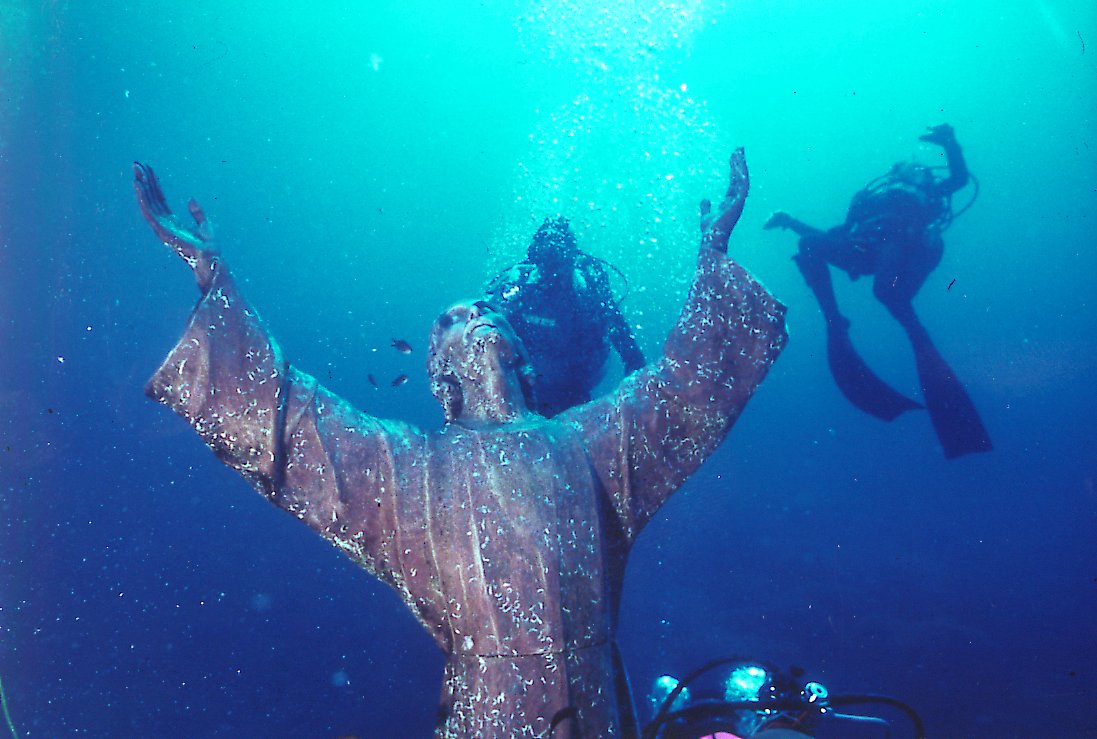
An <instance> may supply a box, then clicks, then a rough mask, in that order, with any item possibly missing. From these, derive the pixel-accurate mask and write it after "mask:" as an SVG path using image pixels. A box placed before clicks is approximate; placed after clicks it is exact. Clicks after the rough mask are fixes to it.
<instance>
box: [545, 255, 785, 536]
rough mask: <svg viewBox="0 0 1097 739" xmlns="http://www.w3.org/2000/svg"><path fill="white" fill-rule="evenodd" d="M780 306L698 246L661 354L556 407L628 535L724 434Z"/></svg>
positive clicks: (777, 324)
mask: <svg viewBox="0 0 1097 739" xmlns="http://www.w3.org/2000/svg"><path fill="white" fill-rule="evenodd" d="M784 315H785V307H784V306H783V305H782V304H781V303H779V302H778V301H777V300H775V299H774V298H773V297H772V296H771V295H770V294H769V293H768V292H767V291H766V289H765V288H764V287H763V286H762V285H761V284H760V283H759V282H757V281H756V280H755V279H754V278H753V277H751V275H750V274H748V273H747V272H746V270H744V269H743V268H742V267H740V266H739V265H738V264H736V263H735V262H734V261H732V260H731V259H729V258H728V257H727V256H725V255H724V254H721V253H719V252H717V251H715V250H712V249H708V248H703V249H702V250H701V255H700V256H699V259H698V265H697V272H696V273H695V276H694V281H693V284H692V286H691V288H690V292H689V296H688V298H687V299H686V304H685V307H684V308H683V310H682V313H681V315H680V316H679V318H678V322H677V324H676V325H675V326H674V328H673V329H672V330H671V332H670V335H669V336H668V337H667V340H666V342H665V343H664V345H663V353H662V356H661V357H660V358H659V359H658V360H657V361H656V362H655V363H653V364H652V365H649V366H648V367H645V368H644V369H643V370H641V371H640V372H637V373H634V374H632V375H630V376H629V377H627V378H625V380H624V381H623V382H622V383H621V384H620V385H619V386H618V387H617V389H616V390H615V391H614V392H612V393H610V394H609V395H606V396H604V397H603V398H600V399H598V400H595V401H593V402H591V403H588V404H586V405H583V406H579V407H578V408H574V409H572V410H570V411H568V412H566V413H564V414H562V415H561V416H560V417H559V418H560V420H561V421H563V422H565V423H570V424H572V425H573V426H574V427H576V428H577V429H578V430H579V432H580V433H581V435H582V436H583V438H584V439H585V443H586V446H587V449H588V453H589V458H590V463H591V465H592V467H593V469H594V472H595V474H596V475H597V476H598V478H599V479H600V482H601V484H602V486H603V488H604V489H605V490H606V492H607V493H608V494H609V497H610V499H611V500H612V501H613V506H614V508H615V510H616V513H617V515H618V516H619V518H620V519H621V522H622V524H623V528H624V531H625V533H626V535H627V536H628V537H629V538H630V540H631V539H633V538H634V537H635V536H636V535H637V534H638V533H639V532H640V529H641V528H643V526H644V524H646V523H647V522H648V521H649V520H650V519H651V517H652V516H654V515H655V512H656V511H657V510H658V509H659V506H661V505H662V504H663V503H664V502H665V501H666V499H667V498H668V497H669V496H670V494H671V493H673V492H674V491H675V490H677V489H678V487H679V486H680V485H681V484H682V483H683V482H685V480H686V478H688V477H689V476H690V475H691V474H692V473H693V472H694V471H695V470H696V469H697V468H698V467H699V466H700V465H701V463H702V462H703V461H704V460H705V459H706V458H707V457H708V456H709V455H711V454H712V452H713V451H714V450H715V449H716V447H717V446H719V444H720V442H721V441H723V439H724V437H725V436H726V435H727V433H728V431H729V430H730V429H731V426H732V424H733V423H735V420H736V419H737V418H738V417H739V414H740V413H742V411H743V408H744V406H745V405H746V403H747V401H748V400H750V398H751V396H752V395H753V394H754V391H755V390H756V389H757V388H758V385H759V384H760V383H761V382H762V380H763V378H765V376H766V372H767V371H768V370H769V368H770V366H771V365H772V364H773V362H774V360H775V359H776V358H777V355H778V354H779V353H780V351H781V349H782V348H783V347H784V345H785V343H786V341H787V338H788V335H787V333H786V331H785V322H784Z"/></svg>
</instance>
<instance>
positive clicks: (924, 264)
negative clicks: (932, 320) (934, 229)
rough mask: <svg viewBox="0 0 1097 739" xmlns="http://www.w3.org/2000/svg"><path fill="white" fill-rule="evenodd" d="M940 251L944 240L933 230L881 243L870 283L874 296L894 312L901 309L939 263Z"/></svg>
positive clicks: (942, 249) (942, 250) (911, 298)
mask: <svg viewBox="0 0 1097 739" xmlns="http://www.w3.org/2000/svg"><path fill="white" fill-rule="evenodd" d="M943 252H944V243H943V242H942V240H941V236H940V234H936V233H928V234H918V235H916V236H905V237H901V238H890V239H887V240H885V241H884V242H882V243H881V245H880V250H879V253H878V256H877V258H876V265H875V278H874V280H873V283H872V292H873V294H874V295H875V296H876V299H877V300H879V301H880V302H881V303H883V304H884V306H885V307H887V309H888V310H889V311H892V312H893V313H894V311H895V310H900V311H902V310H904V309H903V307H902V306H903V305H906V304H909V303H910V302H911V301H912V300H914V296H915V295H917V294H918V291H919V290H921V289H922V285H924V284H926V279H928V278H929V275H930V273H931V272H933V270H934V269H936V268H937V265H938V264H940V263H941V255H942V253H943Z"/></svg>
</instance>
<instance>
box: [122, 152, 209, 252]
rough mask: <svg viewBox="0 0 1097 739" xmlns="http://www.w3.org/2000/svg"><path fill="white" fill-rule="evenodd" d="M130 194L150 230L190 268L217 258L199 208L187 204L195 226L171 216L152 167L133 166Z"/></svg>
mask: <svg viewBox="0 0 1097 739" xmlns="http://www.w3.org/2000/svg"><path fill="white" fill-rule="evenodd" d="M133 191H134V193H136V195H137V204H138V205H140V206H141V215H143V216H144V217H145V220H146V221H148V222H149V225H150V226H152V230H153V231H155V232H156V235H157V236H158V237H160V240H161V241H163V242H164V243H165V244H167V245H168V246H170V247H171V248H172V249H173V250H174V251H175V253H176V254H178V255H179V256H180V257H182V258H183V260H185V261H186V262H187V263H188V264H190V265H191V267H197V265H199V264H202V263H206V264H208V263H209V262H211V261H212V259H213V258H214V257H215V256H217V248H216V247H215V246H214V242H213V229H212V228H211V227H210V224H209V221H207V220H206V214H205V213H204V212H203V211H202V207H201V206H200V205H198V203H197V202H196V201H195V200H193V199H191V201H190V202H189V203H187V208H188V210H190V214H191V217H192V218H194V223H195V225H194V226H190V225H187V224H185V223H184V222H183V221H182V220H181V219H180V218H178V217H177V216H176V215H175V214H174V213H172V212H171V208H170V207H168V201H167V198H165V197H164V191H163V189H161V187H160V180H158V179H157V177H156V173H155V172H153V171H152V167H150V166H148V165H147V164H141V163H140V162H134V163H133Z"/></svg>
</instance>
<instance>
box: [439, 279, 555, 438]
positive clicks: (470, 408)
mask: <svg viewBox="0 0 1097 739" xmlns="http://www.w3.org/2000/svg"><path fill="white" fill-rule="evenodd" d="M427 373H428V374H429V375H430V390H431V392H432V393H434V397H435V398H437V399H438V402H439V403H441V404H442V412H443V413H444V414H445V417H446V421H447V422H449V421H455V420H457V419H458V418H460V417H461V416H462V415H481V416H482V415H486V411H489V410H490V409H489V408H487V407H486V406H487V405H492V404H502V403H504V402H508V401H509V402H514V401H515V400H517V401H519V402H523V403H524V405H525V406H526V407H529V408H532V407H533V379H534V373H533V367H532V366H531V365H530V362H529V358H528V355H527V354H526V350H525V347H523V346H522V341H521V339H519V338H518V335H517V334H516V333H515V332H514V329H513V328H512V327H511V325H510V322H509V321H508V320H507V319H506V317H505V316H504V315H503V314H502V313H499V312H497V311H495V310H494V309H493V308H492V307H491V306H490V305H489V304H488V303H486V302H484V301H482V300H479V301H475V302H462V303H457V304H456V305H453V306H451V307H450V308H449V309H447V310H446V311H445V312H444V313H442V315H440V316H438V319H437V320H436V321H435V322H434V326H433V327H432V328H431V330H430V348H429V354H428V358H427ZM514 383H516V384H517V386H518V387H520V389H521V396H522V397H521V398H517V399H515V398H509V399H508V398H506V397H504V396H505V393H506V392H507V388H508V387H511V386H512V385H513V384H514ZM476 404H479V405H482V406H485V407H476Z"/></svg>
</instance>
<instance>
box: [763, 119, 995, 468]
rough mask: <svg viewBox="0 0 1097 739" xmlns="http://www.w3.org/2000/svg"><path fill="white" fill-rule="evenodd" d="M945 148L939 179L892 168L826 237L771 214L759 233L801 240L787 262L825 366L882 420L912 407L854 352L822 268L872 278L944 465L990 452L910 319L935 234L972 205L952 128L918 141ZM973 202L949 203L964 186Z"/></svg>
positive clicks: (967, 403) (936, 251)
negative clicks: (817, 333) (957, 206)
mask: <svg viewBox="0 0 1097 739" xmlns="http://www.w3.org/2000/svg"><path fill="white" fill-rule="evenodd" d="M919 138H920V140H921V141H926V142H929V143H932V144H936V145H938V146H940V147H941V148H943V149H944V151H945V156H946V160H947V164H948V176H947V177H945V178H943V179H938V178H937V177H936V176H935V175H934V172H933V169H932V168H930V167H926V166H923V165H920V164H917V163H914V162H900V163H898V164H896V165H895V166H893V167H892V168H891V170H890V171H889V172H888V173H887V174H885V175H883V176H882V177H878V178H877V179H875V180H873V181H872V182H870V183H869V184H868V185H866V186H865V188H864V189H863V190H861V191H860V192H858V193H857V194H856V195H854V196H853V200H852V201H851V202H850V205H849V211H848V213H847V214H846V220H845V223H843V224H841V225H839V226H835V227H834V228H831V229H828V230H826V231H823V230H820V229H818V228H814V227H812V226H809V225H807V224H805V223H804V222H802V221H799V220H797V219H795V218H793V217H792V216H790V215H789V214H788V213H784V212H782V211H778V212H776V213H774V214H773V215H772V216H770V218H769V220H768V221H767V222H766V224H765V228H767V229H773V228H781V229H787V230H790V231H792V232H793V233H795V234H797V235H798V236H799V237H800V244H799V252H798V253H797V254H796V256H794V257H793V259H794V260H795V261H796V265H797V266H798V267H799V268H800V272H801V274H803V276H804V280H805V281H806V282H807V285H808V287H809V288H810V289H811V291H812V292H813V293H814V294H815V298H816V300H818V301H819V308H820V309H821V310H822V312H823V317H824V318H825V319H826V324H827V359H828V362H829V364H830V371H831V374H832V375H833V376H834V380H835V383H836V384H837V385H838V388H839V390H841V392H842V394H843V395H845V396H846V398H847V399H848V400H849V401H850V402H851V403H853V405H855V406H857V407H858V408H860V409H861V410H863V411H865V412H866V413H869V414H870V415H873V416H875V417H876V418H880V419H882V420H884V421H891V420H894V419H895V418H896V417H897V416H899V415H900V414H901V413H903V412H905V411H908V410H912V409H914V408H920V407H921V405H920V404H918V403H916V402H915V401H913V400H911V399H909V398H907V397H905V396H903V395H902V394H900V393H899V392H897V391H896V390H894V389H893V388H891V387H890V386H889V385H887V384H886V383H885V382H884V381H883V380H881V379H880V378H879V377H877V376H876V374H875V373H873V371H872V370H871V369H869V367H868V365H867V364H865V362H864V360H863V359H861V357H860V356H859V355H858V354H857V352H856V351H855V350H854V348H853V344H852V343H851V342H850V338H849V319H847V318H846V317H845V316H843V315H842V314H841V312H840V311H839V310H838V302H837V300H836V298H835V295H834V285H833V283H832V282H831V276H830V269H829V267H830V266H831V265H833V266H834V267H837V268H838V269H840V270H843V271H844V272H846V273H847V274H848V275H849V277H850V279H853V280H856V279H858V278H859V277H862V276H864V275H872V276H873V294H874V295H875V296H876V299H877V300H879V301H880V302H881V303H882V304H883V305H884V307H885V308H887V310H888V312H889V313H891V315H892V316H893V317H894V318H895V319H896V320H897V321H898V322H899V324H900V325H901V326H902V327H903V330H904V331H905V332H906V334H907V338H908V339H909V340H910V343H911V347H912V348H913V349H914V357H915V364H916V368H917V371H918V379H919V384H920V385H921V387H922V395H923V399H924V401H925V407H926V409H927V410H928V411H929V416H930V420H931V421H932V423H933V428H934V431H935V432H936V434H937V438H938V439H939V440H940V442H941V446H942V448H943V449H944V453H945V457H946V458H948V459H955V458H956V457H960V456H963V455H965V454H973V453H976V452H986V451H990V449H991V443H990V437H989V436H988V434H987V431H986V428H985V427H984V426H983V422H982V420H981V419H980V418H979V414H978V413H977V412H976V410H975V405H974V404H973V403H972V402H971V398H970V397H968V394H967V391H965V390H964V387H963V385H961V384H960V381H959V380H958V379H957V378H956V375H955V373H954V372H953V371H952V368H950V367H949V366H948V364H947V363H946V362H945V360H944V358H943V357H942V356H941V355H940V353H939V352H938V351H937V348H936V347H935V346H934V345H933V342H932V341H931V340H930V338H929V333H928V332H927V331H926V329H925V327H924V326H923V325H922V323H921V322H920V321H919V320H918V316H917V315H916V314H915V312H914V306H913V304H912V301H913V299H914V296H915V295H916V294H917V292H918V290H919V289H920V288H921V287H922V285H923V284H924V283H925V281H926V278H927V277H929V274H930V272H932V271H933V270H934V269H935V268H936V267H937V265H938V264H939V263H940V261H941V255H942V253H943V252H944V241H943V240H942V238H941V234H942V232H944V230H945V229H947V228H948V227H949V225H951V223H952V220H953V219H954V218H955V217H956V216H958V215H960V214H962V213H963V212H964V211H966V210H967V209H968V208H969V207H971V205H972V203H974V202H975V198H976V197H977V196H978V182H977V181H976V180H975V178H974V176H972V175H971V174H970V173H969V172H968V169H967V165H966V164H965V163H964V156H963V153H962V152H961V150H960V144H959V143H957V141H956V134H955V132H954V131H953V129H952V126H950V125H948V124H947V123H946V124H942V125H939V126H933V127H931V128H930V129H929V132H928V133H926V134H923V135H922V136H921V137H919ZM969 180H971V181H972V182H973V183H974V184H975V194H974V195H973V196H972V198H971V201H970V202H968V203H967V204H966V205H965V206H964V207H963V208H962V209H961V210H960V211H959V212H958V213H954V212H953V210H952V196H953V194H955V193H956V192H957V191H959V190H960V189H961V188H963V187H964V186H965V185H966V184H967V183H968V181H969Z"/></svg>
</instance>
